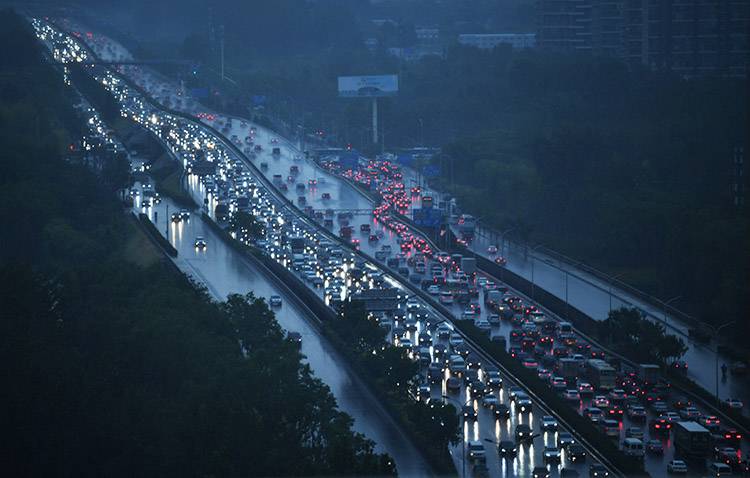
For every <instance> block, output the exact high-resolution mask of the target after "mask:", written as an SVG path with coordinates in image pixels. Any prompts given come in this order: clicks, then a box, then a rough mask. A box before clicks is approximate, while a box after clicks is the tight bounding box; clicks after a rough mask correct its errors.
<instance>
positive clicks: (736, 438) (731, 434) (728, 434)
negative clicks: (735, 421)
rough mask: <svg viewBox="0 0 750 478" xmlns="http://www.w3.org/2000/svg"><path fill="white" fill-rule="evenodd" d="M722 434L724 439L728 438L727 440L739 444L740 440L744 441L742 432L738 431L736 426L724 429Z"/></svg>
mask: <svg viewBox="0 0 750 478" xmlns="http://www.w3.org/2000/svg"><path fill="white" fill-rule="evenodd" d="M721 434H722V436H723V438H724V440H726V441H727V442H730V443H735V444H737V445H739V444H740V442H741V441H742V433H740V432H738V431H737V430H735V429H734V428H730V429H728V430H724V431H723V432H722V433H721Z"/></svg>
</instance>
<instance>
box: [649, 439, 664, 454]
mask: <svg viewBox="0 0 750 478" xmlns="http://www.w3.org/2000/svg"><path fill="white" fill-rule="evenodd" d="M646 451H647V452H648V453H653V454H654V455H662V454H664V444H662V442H661V440H655V439H651V440H648V441H647V442H646Z"/></svg>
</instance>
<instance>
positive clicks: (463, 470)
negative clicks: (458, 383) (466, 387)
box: [443, 395, 472, 478]
mask: <svg viewBox="0 0 750 478" xmlns="http://www.w3.org/2000/svg"><path fill="white" fill-rule="evenodd" d="M443 400H448V401H449V402H453V404H455V405H456V406H458V416H459V417H460V418H461V478H466V436H465V435H464V426H466V417H465V416H464V411H463V407H465V406H466V405H468V404H469V403H471V402H472V400H468V401H467V402H466V403H464V404H463V405H461V402H459V401H458V400H456V399H454V398H451V397H449V396H447V395H443Z"/></svg>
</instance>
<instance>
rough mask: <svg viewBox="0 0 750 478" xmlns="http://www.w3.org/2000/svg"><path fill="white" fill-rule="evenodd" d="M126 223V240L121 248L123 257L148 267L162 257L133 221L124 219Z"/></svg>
mask: <svg viewBox="0 0 750 478" xmlns="http://www.w3.org/2000/svg"><path fill="white" fill-rule="evenodd" d="M125 222H126V224H127V237H128V239H127V241H126V242H125V247H124V248H123V250H122V255H123V257H124V259H125V260H126V261H128V262H131V263H133V264H135V265H137V266H140V267H144V268H146V267H149V266H152V265H154V264H156V263H157V262H159V261H160V260H161V258H162V253H161V252H160V251H159V250H158V249H157V248H156V246H154V244H153V242H151V240H150V239H149V238H148V237H147V236H146V234H145V233H144V232H143V229H141V228H140V227H138V226H136V224H135V222H134V221H125Z"/></svg>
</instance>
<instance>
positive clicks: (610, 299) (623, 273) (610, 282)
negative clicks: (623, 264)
mask: <svg viewBox="0 0 750 478" xmlns="http://www.w3.org/2000/svg"><path fill="white" fill-rule="evenodd" d="M625 274H627V272H621V273H619V274H617V275H616V276H614V277H612V278H610V279H609V313H610V314H611V313H612V285H613V284H612V283H613V282H614V281H616V280H617V279H619V278H620V277H622V276H624V275H625Z"/></svg>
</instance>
